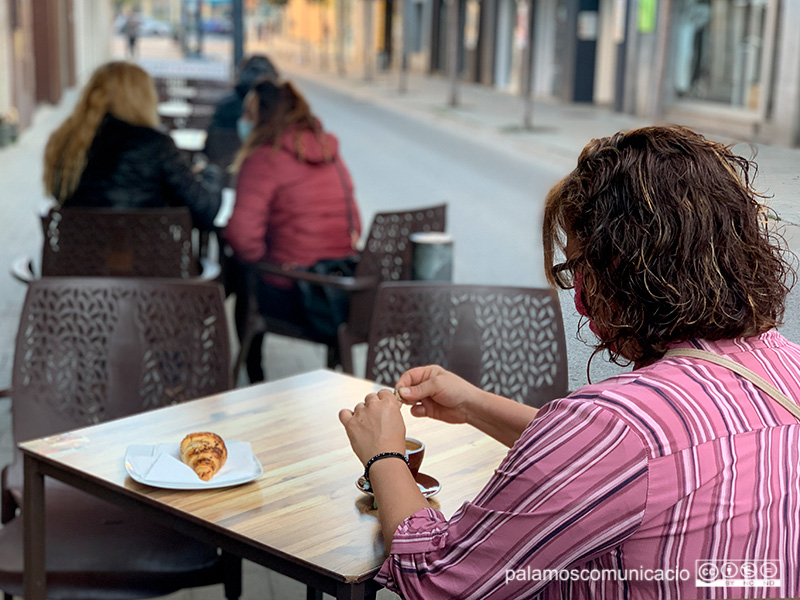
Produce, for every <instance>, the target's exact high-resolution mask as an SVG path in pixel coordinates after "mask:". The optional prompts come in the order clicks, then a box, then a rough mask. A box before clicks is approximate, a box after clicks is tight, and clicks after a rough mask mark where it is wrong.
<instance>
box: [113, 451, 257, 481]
mask: <svg viewBox="0 0 800 600" xmlns="http://www.w3.org/2000/svg"><path fill="white" fill-rule="evenodd" d="M225 446H226V447H227V448H228V459H227V460H226V461H225V464H224V465H223V466H222V468H221V469H220V470H219V472H218V473H217V474H216V475H214V477H212V478H211V479H210V480H209V481H203V480H202V479H200V478H199V477H198V476H197V474H196V473H195V472H194V469H192V468H191V467H190V466H189V465H187V464H185V463H183V462H181V458H180V457H181V450H180V444H157V445H155V446H152V449H153V451H152V454H149V455H144V454H138V453H137V454H134V455H130V454H129V456H128V462H129V463H130V465H131V467H132V468H133V469H134V470H135V471H136V473H137V474H138V475H139V476H140V477H141V479H142V480H144V481H145V482H152V483H154V484H159V483H161V484H175V483H178V484H199V485H201V486H202V485H212V484H213V485H221V484H224V483H226V482H229V481H237V480H240V479H241V478H242V477H245V476H248V475H252V474H253V472H254V471H255V470H256V469H257V463H256V460H255V459H254V457H253V451H252V450H251V449H250V443H249V442H238V441H230V442H226V443H225Z"/></svg>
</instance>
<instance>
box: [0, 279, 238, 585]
mask: <svg viewBox="0 0 800 600" xmlns="http://www.w3.org/2000/svg"><path fill="white" fill-rule="evenodd" d="M229 365H230V347H229V338H228V326H227V321H226V316H225V311H224V308H223V295H222V289H221V286H220V285H219V284H217V283H209V282H186V281H180V280H165V279H134V278H128V279H113V278H66V277H54V278H45V279H40V280H36V281H33V282H31V284H30V286H29V288H28V293H27V296H26V298H25V304H24V307H23V311H22V316H21V319H20V325H19V332H18V334H17V344H16V349H15V355H14V366H13V375H12V389H11V390H10V391H11V395H12V396H13V403H12V416H13V422H14V438H15V441H17V442H21V441H25V440H28V439H32V438H37V437H41V436H45V435H54V434H58V433H62V432H65V431H68V430H72V429H75V428H78V427H84V426H87V425H91V424H94V423H98V422H102V421H106V420H110V419H115V418H119V417H123V416H126V415H130V414H133V413H137V412H141V411H144V410H149V409H152V408H156V407H160V406H165V405H169V404H173V403H177V402H183V401H185V400H191V399H193V398H198V397H201V396H205V395H208V394H212V393H218V392H222V391H224V390H227V389H230V387H231V380H230V368H229ZM187 433H188V432H187ZM130 441H131V443H136V442H137V441H138V440H137V439H131V440H130ZM118 460H119V461H120V464H121V463H122V460H123V457H122V456H120V457H118ZM21 462H22V461H21V455H20V453H19V452H17V453H16V454H15V461H14V463H12V464H11V465H9V466H8V467H6V468H5V469H4V470H3V473H2V486H0V493H1V494H2V495H0V500H2V513H1V514H0V516H1V517H2V519H0V520H2V523H3V527H2V528H0V589H2V590H3V591H4V594H5V595H6V597H7V598H8V597H10V595H11V594H13V595H16V596H21V595H22V592H23V587H22V577H23V561H22V543H23V519H24V514H22V513H21V508H22V506H23V503H22V495H23V485H22V467H21ZM45 485H46V490H47V491H46V500H45V502H46V504H45V506H46V508H45V511H46V527H45V529H46V541H45V543H46V548H47V555H46V560H47V592H48V598H52V599H56V600H65V599H78V598H80V599H81V600H87V599H88V600H95V599H97V600H100V599H103V600H107V599H109V598H111V599H118V600H125V599H131V598H147V597H154V596H163V595H166V594H170V593H172V592H175V591H177V590H180V589H183V588H189V587H197V586H203V585H210V584H215V583H225V594H226V597H227V598H228V600H235V599H236V598H238V597H239V595H240V594H241V559H238V558H233V557H231V556H229V555H227V554H223V555H222V556H220V555H219V554H218V552H217V548H215V547H212V546H208V545H206V544H203V543H200V542H198V541H195V540H193V539H192V538H189V537H186V536H184V535H182V534H179V533H177V532H175V531H172V530H169V529H166V528H163V527H160V526H157V525H155V524H153V523H150V522H148V521H147V520H143V519H141V518H140V517H135V518H134V517H131V516H129V515H128V514H127V513H126V512H125V511H124V510H121V509H119V508H117V507H115V506H113V505H111V504H109V503H107V502H104V501H102V500H100V499H98V498H95V497H93V496H90V495H88V494H85V493H83V492H80V491H78V490H75V489H74V488H70V487H68V486H66V485H64V484H61V483H59V482H57V481H55V480H52V479H49V478H47V479H45Z"/></svg>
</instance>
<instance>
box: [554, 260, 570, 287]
mask: <svg viewBox="0 0 800 600" xmlns="http://www.w3.org/2000/svg"><path fill="white" fill-rule="evenodd" d="M575 266H576V265H575V261H573V260H567V261H564V262H562V263H558V264H557V265H553V269H552V271H551V273H552V274H553V279H554V280H555V282H556V285H557V286H558V287H560V288H561V289H562V290H571V289H572V288H573V287H574V283H573V279H574V277H575Z"/></svg>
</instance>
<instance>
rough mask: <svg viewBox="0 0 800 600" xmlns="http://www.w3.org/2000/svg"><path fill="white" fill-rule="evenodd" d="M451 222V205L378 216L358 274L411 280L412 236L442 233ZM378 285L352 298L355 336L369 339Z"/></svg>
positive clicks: (351, 323) (350, 326) (351, 324)
mask: <svg viewBox="0 0 800 600" xmlns="http://www.w3.org/2000/svg"><path fill="white" fill-rule="evenodd" d="M446 224H447V205H446V204H441V205H439V206H431V207H426V208H420V209H415V210H408V211H398V212H384V213H378V214H376V215H375V217H374V219H373V220H372V225H371V226H370V229H369V233H368V234H367V240H366V242H365V243H364V249H363V250H362V251H361V260H360V261H359V263H358V266H357V267H356V273H355V276H356V277H362V276H370V275H372V276H377V280H378V281H379V282H382V281H401V280H408V279H411V259H412V255H411V254H412V248H411V242H410V241H409V236H410V235H411V234H412V233H417V232H420V231H438V232H442V231H444V229H445V226H446ZM376 292H377V286H376V287H375V288H373V289H370V290H365V291H361V292H355V293H353V294H352V296H351V297H350V313H349V317H348V319H347V327H348V329H349V332H350V334H351V335H354V336H356V337H357V338H360V339H362V340H363V341H366V337H367V333H368V331H369V323H370V317H371V316H372V307H373V305H374V303H375V294H376Z"/></svg>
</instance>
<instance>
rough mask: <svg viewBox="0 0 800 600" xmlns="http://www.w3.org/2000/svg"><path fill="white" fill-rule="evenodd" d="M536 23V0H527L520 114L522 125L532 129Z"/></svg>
mask: <svg viewBox="0 0 800 600" xmlns="http://www.w3.org/2000/svg"><path fill="white" fill-rule="evenodd" d="M535 25H536V0H528V39H527V40H526V42H527V46H526V47H525V59H524V60H523V61H522V64H523V65H524V69H525V70H524V71H523V73H522V81H523V86H522V98H523V100H524V105H525V108H524V111H523V114H522V127H523V128H524V129H533V67H534V64H535V63H534V56H535V48H534V45H533V44H534V42H535V40H536V34H535V32H534V30H533V28H534V26H535Z"/></svg>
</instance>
